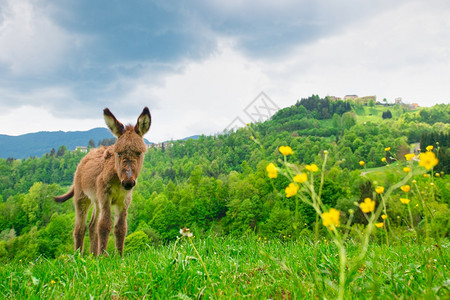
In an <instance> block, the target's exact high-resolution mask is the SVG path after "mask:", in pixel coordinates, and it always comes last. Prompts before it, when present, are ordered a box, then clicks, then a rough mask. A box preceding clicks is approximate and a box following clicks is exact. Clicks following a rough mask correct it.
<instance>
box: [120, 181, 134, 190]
mask: <svg viewBox="0 0 450 300" xmlns="http://www.w3.org/2000/svg"><path fill="white" fill-rule="evenodd" d="M135 185H136V180H134V179H130V180H124V181H122V186H123V188H124V189H126V190H131V189H132V188H134V186H135Z"/></svg>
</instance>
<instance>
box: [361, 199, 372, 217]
mask: <svg viewBox="0 0 450 300" xmlns="http://www.w3.org/2000/svg"><path fill="white" fill-rule="evenodd" d="M359 207H361V210H362V212H363V213H366V214H367V213H369V212H372V211H374V210H375V201H373V200H372V199H370V198H366V199H364V202H361V204H360V205H359Z"/></svg>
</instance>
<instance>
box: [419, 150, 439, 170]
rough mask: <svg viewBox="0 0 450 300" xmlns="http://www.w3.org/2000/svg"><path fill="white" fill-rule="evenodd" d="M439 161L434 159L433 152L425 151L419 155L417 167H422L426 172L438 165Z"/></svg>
mask: <svg viewBox="0 0 450 300" xmlns="http://www.w3.org/2000/svg"><path fill="white" fill-rule="evenodd" d="M438 162H439V160H438V159H437V158H436V155H435V154H434V152H431V151H427V152H425V153H420V155H419V166H421V167H424V168H425V169H427V170H430V169H432V168H434V167H435V166H436V165H437V164H438Z"/></svg>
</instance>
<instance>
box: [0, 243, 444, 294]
mask: <svg viewBox="0 0 450 300" xmlns="http://www.w3.org/2000/svg"><path fill="white" fill-rule="evenodd" d="M193 242H194V244H195V247H196V248H197V250H198V252H199V254H200V255H201V257H202V259H203V261H204V263H205V267H206V268H207V270H208V273H209V275H210V277H211V282H210V281H209V280H208V278H207V277H206V274H205V271H204V268H203V266H202V264H201V262H200V260H199V259H198V257H197V255H196V253H195V252H194V250H193V248H192V246H191V245H190V243H189V242H188V240H187V239H181V240H180V241H178V242H176V243H171V244H169V245H165V246H161V247H156V248H155V247H152V246H149V247H148V248H147V249H143V250H142V251H141V252H137V253H136V252H135V253H130V254H127V255H125V256H124V257H123V258H120V257H117V256H111V257H109V258H106V257H100V258H93V257H81V256H80V255H78V254H75V255H65V256H62V257H60V258H58V259H52V260H48V259H45V258H42V257H41V258H38V259H36V260H33V261H12V262H9V263H7V264H5V265H2V266H0V298H6V299H8V298H9V299H23V298H25V299H26V298H31V299H41V298H50V299H89V298H93V297H94V298H96V299H97V298H98V299H124V298H130V299H142V298H156V299H168V298H180V299H195V298H206V299H208V298H216V299H217V298H220V299H223V298H225V299H242V298H250V299H259V298H274V299H300V298H307V299H311V298H336V296H337V285H338V276H339V261H338V253H337V252H338V251H337V248H336V247H335V245H334V244H330V243H328V242H326V240H322V241H320V242H319V243H318V244H317V245H316V246H314V245H313V242H310V241H308V240H297V241H294V240H288V238H286V239H285V240H284V241H280V240H265V239H262V240H258V239H256V238H253V237H246V238H233V237H207V238H205V239H197V238H195V239H193ZM347 243H348V249H349V256H352V255H353V256H355V255H357V253H355V249H357V247H352V244H353V241H352V240H351V239H349V240H348V241H347ZM316 247H317V250H318V253H319V255H318V256H317V257H318V259H317V261H315V259H314V254H315V252H314V249H315V248H316ZM448 247H449V241H448V240H445V241H444V242H443V243H441V244H440V245H437V244H436V245H435V246H432V247H428V246H425V245H420V244H418V243H415V242H414V241H409V242H407V241H405V239H402V240H400V241H399V242H398V243H397V244H395V243H394V244H392V245H391V246H390V247H386V246H385V245H377V244H374V243H373V244H372V245H371V246H370V248H369V252H368V255H367V257H366V260H365V261H364V264H362V265H361V266H360V268H359V269H356V270H354V272H350V273H349V277H348V281H347V288H346V295H347V297H348V298H350V297H351V298H355V299H367V298H398V297H400V298H428V297H430V298H433V299H434V298H439V297H441V298H446V297H447V296H448V295H449V288H450V286H449V285H450V282H449V281H450V280H449V272H448V266H447V264H448V262H449V253H450V252H449V249H448ZM211 283H212V285H213V286H212V285H211Z"/></svg>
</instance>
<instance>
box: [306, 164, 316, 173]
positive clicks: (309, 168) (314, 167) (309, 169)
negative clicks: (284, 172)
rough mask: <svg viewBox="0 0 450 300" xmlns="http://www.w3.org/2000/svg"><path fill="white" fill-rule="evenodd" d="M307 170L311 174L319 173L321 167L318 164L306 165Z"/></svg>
mask: <svg viewBox="0 0 450 300" xmlns="http://www.w3.org/2000/svg"><path fill="white" fill-rule="evenodd" d="M305 168H306V170H308V171H310V172H317V171H318V170H319V167H318V166H317V165H316V164H310V165H306V166H305Z"/></svg>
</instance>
